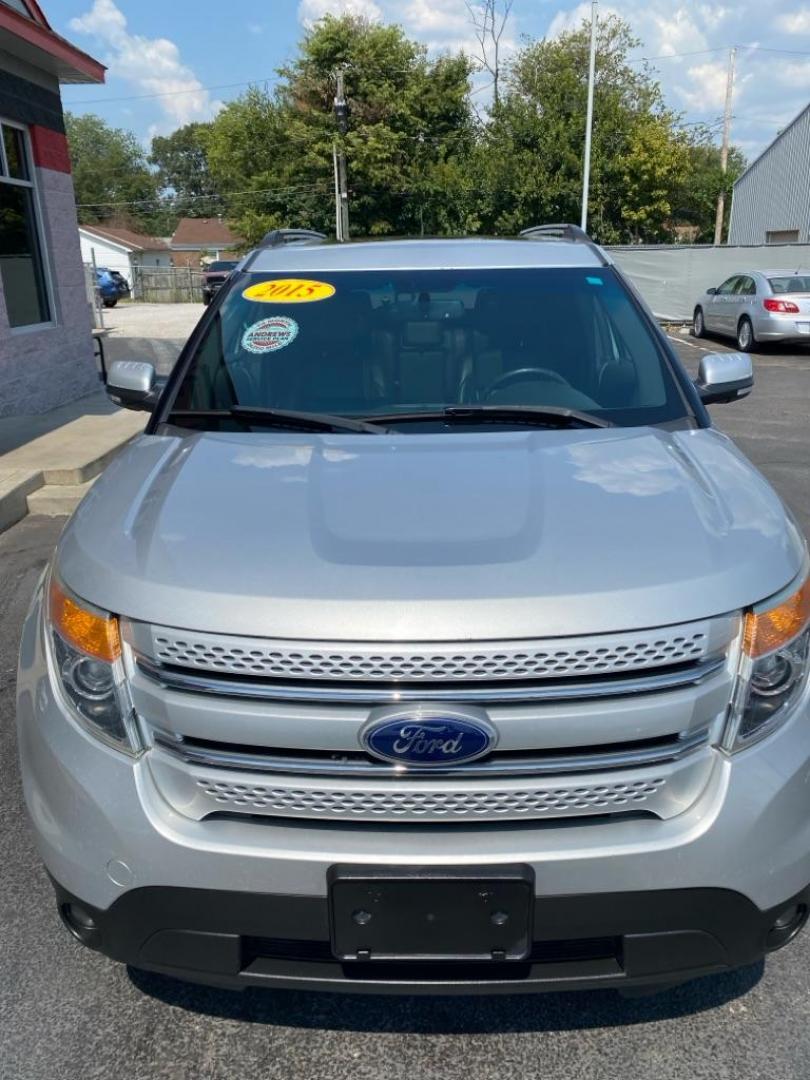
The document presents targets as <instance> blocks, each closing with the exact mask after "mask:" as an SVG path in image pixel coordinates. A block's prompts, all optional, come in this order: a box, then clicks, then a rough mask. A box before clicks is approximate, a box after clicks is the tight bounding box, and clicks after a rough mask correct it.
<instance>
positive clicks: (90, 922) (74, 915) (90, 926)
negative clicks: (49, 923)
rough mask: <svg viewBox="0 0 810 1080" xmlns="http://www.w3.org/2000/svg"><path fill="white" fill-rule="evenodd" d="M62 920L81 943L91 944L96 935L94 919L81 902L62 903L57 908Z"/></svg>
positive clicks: (96, 927) (96, 929)
mask: <svg viewBox="0 0 810 1080" xmlns="http://www.w3.org/2000/svg"><path fill="white" fill-rule="evenodd" d="M59 914H60V915H61V917H62V922H63V923H64V924H65V926H66V927H67V928H68V930H69V931H70V932H71V934H72V935H73V937H75V938H76V940H77V941H80V942H81V943H82V945H92V944H93V943H94V942H95V940H96V938H97V936H98V926H97V925H96V920H95V919H94V918H93V916H92V915H91V914H90V912H89V911H88V910H87V909H86V908H83V907H82V905H81V904H62V905H61V907H60V908H59Z"/></svg>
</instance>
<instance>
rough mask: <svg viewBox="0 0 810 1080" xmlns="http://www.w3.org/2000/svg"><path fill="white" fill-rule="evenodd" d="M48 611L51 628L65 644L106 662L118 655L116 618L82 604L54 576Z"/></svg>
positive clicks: (119, 644) (119, 642) (109, 662)
mask: <svg viewBox="0 0 810 1080" xmlns="http://www.w3.org/2000/svg"><path fill="white" fill-rule="evenodd" d="M49 613H50V620H51V624H52V625H53V628H54V629H55V630H56V631H58V633H59V634H60V635H61V636H62V637H63V638H64V640H65V641H66V642H67V643H68V645H72V646H73V647H74V648H75V649H78V650H79V651H80V652H83V653H86V654H87V655H88V656H92V657H93V658H94V659H96V660H105V661H106V662H107V663H108V664H112V663H113V662H114V661H115V660H117V659H118V658H119V656H120V655H121V638H120V636H119V634H118V620H117V619H114V618H113V617H112V616H111V615H101V614H99V613H98V612H97V611H90V610H88V609H87V608H84V607H82V606H81V604H79V602H78V601H77V600H74V598H73V597H72V596H68V594H67V593H66V592H65V591H64V589H63V588H62V587H61V586H60V584H59V582H58V581H57V580H56V578H54V577H51V586H50V593H49Z"/></svg>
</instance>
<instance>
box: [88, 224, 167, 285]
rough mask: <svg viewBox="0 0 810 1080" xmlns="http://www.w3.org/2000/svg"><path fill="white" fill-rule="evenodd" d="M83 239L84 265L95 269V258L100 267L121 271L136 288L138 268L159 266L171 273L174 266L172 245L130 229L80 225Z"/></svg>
mask: <svg viewBox="0 0 810 1080" xmlns="http://www.w3.org/2000/svg"><path fill="white" fill-rule="evenodd" d="M79 239H80V241H81V247H82V261H83V262H84V263H85V265H86V266H92V264H93V255H94V254H95V262H96V266H99V267H101V266H103V267H106V268H107V269H108V270H117V271H118V272H119V273H120V274H123V276H124V277H125V278H126V279H127V281H128V282H129V284H130V287H132V284H133V280H132V278H133V270H134V268H135V267H136V266H144V267H146V266H159V267H163V268H166V269H168V268H169V267H170V266H171V265H172V253H171V251H170V250H169V246H168V244H167V243H166V242H165V241H163V240H158V239H156V238H155V237H153V236H142V235H141V234H140V233H135V232H132V231H130V230H129V229H119V228H113V227H112V226H110V227H108V226H106V225H104V226H101V225H80V226H79Z"/></svg>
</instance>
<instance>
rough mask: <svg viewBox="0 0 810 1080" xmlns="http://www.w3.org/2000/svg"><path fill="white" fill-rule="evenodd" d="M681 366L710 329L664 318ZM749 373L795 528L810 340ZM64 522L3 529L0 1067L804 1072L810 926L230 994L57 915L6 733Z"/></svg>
mask: <svg viewBox="0 0 810 1080" xmlns="http://www.w3.org/2000/svg"><path fill="white" fill-rule="evenodd" d="M673 336H674V337H675V339H676V340H677V348H678V351H679V353H680V354H681V355H682V356H683V357H684V360H685V361H686V363H687V365H688V366H689V367H690V369H691V370H692V371H693V372H694V371H696V369H697V364H698V362H699V358H700V355H701V350H705V351H709V350H712V349H719V350H723V349H725V348H727V346H726V345H723V344H713V343H711V342H700V343H697V342H694V341H692V340H691V339H688V338H684V337H681V336H680V335H679V334H674V335H673ZM755 367H756V373H757V388H756V390H755V392H754V393H753V394H752V396H751V397H750V398H749V399H748V400H747V401H745V402H742V403H739V404H737V405H734V406H720V407H718V408H717V409H716V410H715V417H716V420H717V422H718V424H719V425H720V426H721V427H722V428H723V429H725V430H726V431H727V432H728V433H729V434H730V435H732V436H733V437H734V438H735V439H736V440H737V441H738V442H739V444H740V446H741V447H742V449H743V450H744V451H745V452H746V453H747V454H748V455H749V456H750V457H751V458H752V459H753V460H754V462H755V463H756V464H757V465H758V466H759V467H760V468H761V469H762V471H763V472H764V473H765V474H766V475H767V476H768V477H769V478H770V480H771V481H772V482H773V483H774V484H775V486H776V487H777V489H778V490H779V491H780V492H781V493H782V495H783V497H784V498H785V500H786V501H787V502H788V503H789V505H790V506H791V507H792V509H793V510H794V512H795V513H796V515H797V517H798V518H799V520H800V521H801V522H802V524H803V526H804V528H805V531H806V532H808V533H809V534H810V470H808V468H807V462H808V460H810V425H809V424H808V402H810V351H807V352H805V353H803V354H801V355H798V354H797V355H794V354H789V353H787V352H785V351H777V350H771V351H769V352H767V353H765V354H762V355H758V356H757V357H756V358H755ZM61 525H62V522H61V521H60V520H53V519H38V518H28V519H26V520H25V521H24V522H22V523H21V524H20V525H18V526H16V527H15V528H13V529H12V530H10V531H9V532H7V533H5V534H4V535H2V536H0V611H2V614H3V617H2V620H1V621H0V820H2V823H3V828H2V831H0V867H1V868H2V869H0V875H1V877H0V880H2V883H3V890H2V905H1V906H0V1078H2V1080H54V1078H60V1080H80V1078H81V1080H95V1078H99V1080H101V1078H103V1080H107V1078H113V1077H116V1078H117V1077H127V1078H128V1080H146V1078H149V1080H159V1078H161V1080H192V1078H193V1080H226V1078H228V1080H229V1078H232V1077H237V1076H238V1077H243V1076H247V1077H257V1078H258V1077H261V1078H263V1080H275V1078H278V1080H327V1078H328V1080H341V1078H344V1077H346V1078H352V1080H366V1078H373V1080H399V1078H403V1080H404V1078H408V1080H456V1078H460V1077H464V1078H475V1080H488V1078H490V1077H492V1078H495V1077H497V1078H498V1080H502V1078H503V1077H520V1078H524V1077H525V1078H530V1077H531V1078H535V1077H536V1078H540V1077H555V1078H558V1080H565V1078H569V1077H570V1078H574V1077H576V1078H577V1080H583V1078H605V1080H607V1078H610V1080H616V1078H621V1080H636V1078H639V1080H640V1078H642V1077H643V1078H645V1080H649V1078H653V1080H667V1078H678V1080H686V1078H689V1080H698V1078H704V1077H706V1078H708V1077H711V1078H712V1080H754V1078H757V1080H759V1078H761V1077H765V1076H767V1077H769V1078H772V1080H794V1078H795V1080H806V1078H807V1077H808V1076H810V931H808V932H806V933H805V934H804V935H803V936H802V937H801V938H800V939H799V940H798V941H797V942H796V943H794V944H793V945H792V946H790V947H789V948H788V949H786V950H785V951H784V952H781V953H778V954H776V955H774V956H773V957H771V958H770V959H769V961H768V963H767V965H766V966H765V968H764V969H762V968H755V969H749V970H745V971H741V972H738V973H735V974H733V975H730V976H725V977H719V978H713V979H707V980H701V981H699V982H696V983H693V984H690V985H687V986H684V987H681V988H679V989H676V990H673V991H670V992H668V993H665V994H662V995H659V996H657V997H654V998H648V999H642V1000H629V1001H626V1000H624V999H622V998H620V997H619V996H618V995H616V994H614V993H612V992H599V993H583V994H574V995H546V996H539V997H491V998H456V999H454V998H373V997H372V998H365V997H362V998H361V997H337V996H330V995H315V994H304V993H289V994H282V993H272V992H266V991H265V992H259V991H249V992H246V993H245V994H243V995H238V994H229V993H223V992H218V991H213V990H207V989H202V988H196V987H193V986H187V985H184V984H180V983H175V982H173V981H171V980H168V979H163V978H159V977H156V976H147V975H143V974H138V973H135V972H127V970H126V969H124V968H123V967H119V966H117V965H115V964H113V963H112V962H110V961H108V960H106V959H104V958H103V957H101V956H98V955H96V954H94V953H91V952H88V951H87V950H85V949H83V948H81V947H80V946H79V945H77V944H75V943H74V942H73V940H72V939H71V938H69V937H68V935H67V933H66V932H65V931H64V930H63V929H62V928H61V926H60V924H59V922H58V920H57V917H56V912H55V910H54V908H53V904H52V898H51V892H50V887H49V884H48V882H47V879H46V877H45V874H44V872H43V870H42V869H41V867H40V864H39V861H38V858H37V855H36V853H35V850H34V846H33V842H32V838H31V835H30V833H29V830H28V826H27V822H26V818H25V814H24V810H23V806H22V794H21V790H20V784H19V778H18V771H17V758H16V745H15V733H14V709H13V695H14V677H15V670H14V669H15V664H16V649H17V642H18V638H19V632H20V625H21V622H22V619H23V615H24V611H25V608H26V605H27V602H28V598H29V596H30V594H31V592H32V589H33V587H34V583H35V581H36V578H37V575H38V573H39V570H40V568H41V567H42V566H43V565H44V564H45V562H46V560H47V558H48V557H49V555H50V552H51V550H52V548H53V545H54V542H55V540H56V537H57V535H58V533H59V530H60V528H61Z"/></svg>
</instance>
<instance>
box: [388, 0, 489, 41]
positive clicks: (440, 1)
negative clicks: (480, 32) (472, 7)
mask: <svg viewBox="0 0 810 1080" xmlns="http://www.w3.org/2000/svg"><path fill="white" fill-rule="evenodd" d="M398 17H399V19H400V20H401V22H403V23H404V24H405V25H406V26H407V27H408V30H409V31H410V33H412V34H414V35H415V36H416V37H418V38H420V39H422V40H429V41H442V40H447V39H452V40H466V39H467V38H469V37H470V35H471V32H472V27H471V24H470V17H469V15H468V13H467V8H466V6H465V4H464V0H407V3H405V4H404V5H401V10H400V13H399V16H398Z"/></svg>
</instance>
